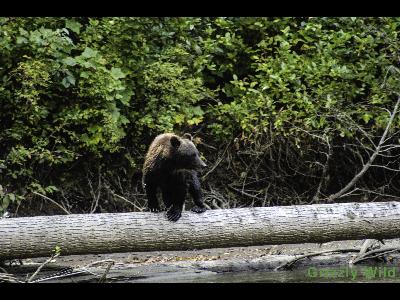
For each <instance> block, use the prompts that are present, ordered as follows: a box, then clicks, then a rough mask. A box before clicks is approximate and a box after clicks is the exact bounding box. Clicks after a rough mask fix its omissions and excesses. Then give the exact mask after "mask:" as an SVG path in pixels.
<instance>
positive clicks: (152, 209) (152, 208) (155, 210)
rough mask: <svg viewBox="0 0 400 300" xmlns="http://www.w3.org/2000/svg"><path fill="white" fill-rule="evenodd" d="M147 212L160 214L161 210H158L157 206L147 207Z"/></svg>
mask: <svg viewBox="0 0 400 300" xmlns="http://www.w3.org/2000/svg"><path fill="white" fill-rule="evenodd" d="M147 211H150V212H155V213H157V212H160V211H161V209H160V208H159V207H158V206H152V207H150V206H149V207H148V208H147Z"/></svg>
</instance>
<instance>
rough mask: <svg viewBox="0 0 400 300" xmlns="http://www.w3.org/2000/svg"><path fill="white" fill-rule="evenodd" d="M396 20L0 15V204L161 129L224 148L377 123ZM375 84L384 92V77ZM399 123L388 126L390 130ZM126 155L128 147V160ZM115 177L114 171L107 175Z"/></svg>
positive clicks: (139, 151)
mask: <svg viewBox="0 0 400 300" xmlns="http://www.w3.org/2000/svg"><path fill="white" fill-rule="evenodd" d="M399 26H400V19H399V18H311V17H310V18H308V17H304V18H256V17H246V18H234V17H231V18H222V17H220V18H143V17H142V18H133V17H132V18H131V17H129V18H125V17H118V18H4V17H2V18H0V120H1V124H0V143H1V145H2V147H1V150H0V180H1V181H0V183H1V184H2V186H3V187H2V189H1V190H0V209H6V208H7V207H8V205H9V204H10V203H13V202H18V201H21V199H23V198H24V197H28V196H30V195H31V194H32V192H33V191H37V192H40V193H43V194H52V193H57V188H60V187H61V186H62V185H63V184H64V183H63V182H64V181H63V180H66V177H67V175H66V174H68V173H69V172H74V171H76V172H77V174H78V176H79V175H80V174H79V170H80V169H79V167H77V166H80V167H81V164H85V163H87V164H90V162H93V161H95V162H97V163H98V164H100V165H103V166H106V168H107V166H108V165H109V162H108V161H107V157H111V156H110V155H114V156H112V157H114V158H115V157H117V158H119V159H120V160H121V161H122V162H123V163H124V164H125V166H126V168H137V169H138V168H140V166H141V163H142V159H143V155H144V150H145V147H146V144H147V143H148V142H149V140H150V139H151V138H153V137H154V136H155V135H156V134H159V133H161V132H165V131H177V132H183V131H196V130H197V131H198V132H200V133H201V134H204V135H206V134H208V135H209V136H212V141H213V142H214V141H216V142H221V143H225V144H226V143H228V142H229V141H230V140H231V138H233V137H236V136H241V139H242V140H244V141H249V142H254V141H255V140H256V139H257V138H258V137H259V136H263V135H268V134H270V132H271V130H272V131H273V132H274V134H275V135H277V136H284V137H286V138H288V139H292V140H293V141H298V140H299V139H300V138H301V137H302V135H303V134H304V133H303V132H304V130H317V131H321V132H327V130H334V131H335V132H336V134H337V136H340V137H343V138H344V137H351V136H353V135H354V130H355V129H354V128H348V127H346V126H344V125H343V124H341V123H340V121H339V120H338V119H337V118H334V117H332V116H335V115H338V113H339V112H340V113H345V114H346V115H348V116H349V117H350V118H352V119H353V120H355V121H356V122H358V123H359V124H362V125H366V126H370V128H371V130H376V131H378V130H381V129H382V128H383V127H384V126H385V124H386V123H387V115H386V111H385V110H384V109H382V108H388V109H390V108H391V107H392V106H393V100H394V99H395V98H394V96H395V92H393V90H396V89H397V86H398V79H396V78H398V76H397V77H396V76H393V75H394V73H393V72H392V71H390V69H389V67H390V66H397V64H398V61H399V56H398V53H399V51H398V48H399V42H398V36H397V35H398V34H397V33H398V29H399ZM383 82H385V86H384V87H382V83H383ZM398 125H399V124H397V126H398ZM133 153H135V154H134V155H133ZM115 172H118V170H116V171H115Z"/></svg>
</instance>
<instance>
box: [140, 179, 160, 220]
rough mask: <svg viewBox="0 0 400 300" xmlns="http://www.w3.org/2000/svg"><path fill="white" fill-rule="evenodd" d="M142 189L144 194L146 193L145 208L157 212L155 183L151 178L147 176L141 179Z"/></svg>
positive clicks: (158, 208) (158, 209)
mask: <svg viewBox="0 0 400 300" xmlns="http://www.w3.org/2000/svg"><path fill="white" fill-rule="evenodd" d="M143 183H144V184H143V185H144V189H145V190H146V195H147V201H148V203H147V208H148V210H149V211H151V212H159V211H160V207H159V205H158V199H157V184H156V183H155V182H153V181H152V180H148V178H145V180H144V181H143Z"/></svg>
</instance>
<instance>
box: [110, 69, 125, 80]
mask: <svg viewBox="0 0 400 300" xmlns="http://www.w3.org/2000/svg"><path fill="white" fill-rule="evenodd" d="M111 76H112V77H113V78H114V79H120V78H124V77H125V76H126V75H125V74H124V73H122V71H121V69H120V68H114V67H112V68H111Z"/></svg>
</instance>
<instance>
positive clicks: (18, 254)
mask: <svg viewBox="0 0 400 300" xmlns="http://www.w3.org/2000/svg"><path fill="white" fill-rule="evenodd" d="M396 237H400V203H398V202H380V203H379V202H378V203H343V204H317V205H294V206H280V207H255V208H237V209H220V210H208V211H206V212H205V213H203V214H195V213H192V212H184V213H183V214H182V218H181V219H179V220H178V222H176V223H172V222H169V221H167V220H166V217H165V214H164V213H150V212H135V213H112V214H111V213H107V214H90V215H85V214H82V215H62V216H40V217H29V218H9V219H0V259H11V258H27V257H41V256H50V255H51V253H52V250H53V249H54V248H55V247H56V246H59V247H60V248H61V254H62V255H71V254H89V253H93V254H94V253H114V252H131V251H157V250H190V249H204V248H222V247H235V246H256V245H267V244H291V243H311V242H328V241H334V240H354V239H365V238H375V239H384V238H396Z"/></svg>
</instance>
